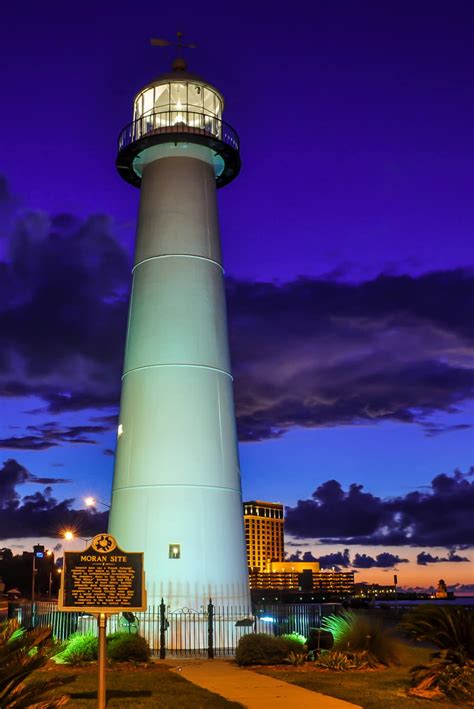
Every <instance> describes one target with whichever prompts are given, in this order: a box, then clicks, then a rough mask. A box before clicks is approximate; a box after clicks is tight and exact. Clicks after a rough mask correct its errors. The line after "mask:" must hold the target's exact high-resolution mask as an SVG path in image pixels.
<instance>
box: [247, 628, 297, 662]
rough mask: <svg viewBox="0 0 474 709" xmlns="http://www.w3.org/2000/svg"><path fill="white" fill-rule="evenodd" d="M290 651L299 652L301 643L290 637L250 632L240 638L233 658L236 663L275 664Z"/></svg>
mask: <svg viewBox="0 0 474 709" xmlns="http://www.w3.org/2000/svg"><path fill="white" fill-rule="evenodd" d="M290 653H296V654H299V653H301V643H300V642H298V641H296V640H293V639H292V638H285V637H281V638H275V637H273V635H266V633H250V634H249V635H243V636H242V637H241V638H240V640H239V644H238V645H237V650H236V653H235V660H236V662H237V664H238V665H277V664H279V663H281V662H284V661H285V660H286V659H287V658H288V656H289V655H290Z"/></svg>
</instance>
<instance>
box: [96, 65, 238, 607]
mask: <svg viewBox="0 0 474 709" xmlns="http://www.w3.org/2000/svg"><path fill="white" fill-rule="evenodd" d="M223 105H224V101H223V98H222V95H221V94H220V92H219V91H217V89H215V88H214V87H213V86H211V85H210V84H208V83H207V82H206V81H203V80H202V79H200V78H199V77H197V76H194V75H192V74H189V73H188V72H187V71H186V64H185V63H184V61H183V60H182V59H177V60H175V62H174V64H173V71H172V72H171V73H169V74H163V75H162V76H159V77H158V78H157V79H155V80H154V81H152V82H150V83H149V84H147V86H145V87H144V88H143V89H142V90H141V91H140V92H139V93H138V94H137V95H136V97H135V99H134V105H133V121H132V122H131V123H130V124H129V125H128V126H127V127H126V128H124V130H123V131H122V133H121V135H120V138H119V152H118V157H117V169H118V171H119V174H120V175H121V176H122V177H123V178H124V179H125V180H126V181H127V182H130V183H131V184H132V185H135V186H136V187H139V188H140V209H139V219H138V229H137V241H136V250H135V262H134V267H133V271H132V273H133V286H132V294H131V301H130V311H129V321H128V332H127V341H126V350H125V364H124V372H123V378H122V398H121V405H120V417H119V427H118V441H117V453H116V460H115V471H114V483H113V496H112V509H111V513H110V525H109V531H110V532H111V534H113V535H114V536H115V537H116V538H117V539H118V541H119V544H120V546H121V547H123V548H124V549H130V550H134V551H136V550H139V551H143V552H144V553H145V571H146V581H147V583H146V585H147V592H148V600H149V603H150V604H152V603H159V602H160V600H161V598H162V597H163V598H164V599H165V602H166V603H167V604H169V606H170V607H171V609H177V608H180V607H185V606H187V607H190V608H197V607H199V606H201V605H203V604H205V603H207V602H208V599H209V598H210V597H211V598H212V600H213V602H214V603H216V604H220V605H227V606H241V607H242V606H245V607H247V606H248V605H249V591H248V579H247V563H246V553H245V539H244V527H243V518H242V493H241V483H240V471H239V459H238V451H237V437H236V427H235V414H234V401H233V391H232V375H231V368H230V360H229V347H228V337H227V319H226V305H225V294H224V282H223V269H222V259H221V246H220V236H219V224H218V215H217V200H216V188H217V187H222V186H224V185H226V184H227V183H228V182H230V181H231V180H233V179H234V178H235V177H236V176H237V175H238V173H239V169H240V157H239V142H238V137H237V134H236V133H235V131H234V130H233V129H232V128H231V127H230V126H229V125H228V124H226V123H225V122H224V121H223V120H222V110H223Z"/></svg>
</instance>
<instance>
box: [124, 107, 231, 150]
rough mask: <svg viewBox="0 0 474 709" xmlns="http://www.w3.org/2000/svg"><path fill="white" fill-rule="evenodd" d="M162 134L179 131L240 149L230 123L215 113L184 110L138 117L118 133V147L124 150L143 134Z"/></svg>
mask: <svg viewBox="0 0 474 709" xmlns="http://www.w3.org/2000/svg"><path fill="white" fill-rule="evenodd" d="M163 133H169V134H170V136H172V135H174V134H176V133H178V134H190V135H196V134H197V135H204V136H208V137H209V138H217V140H220V141H221V142H223V143H225V144H226V145H229V146H230V147H231V148H233V149H234V150H236V151H239V136H238V135H237V133H236V131H235V130H234V129H233V128H232V126H230V125H229V124H228V123H226V122H225V121H223V120H221V119H220V118H217V117H216V116H213V115H210V114H207V113H197V112H195V111H186V110H180V111H178V110H168V111H155V112H153V113H147V114H146V115H144V116H141V118H137V119H136V120H134V121H132V122H131V123H129V124H128V125H127V126H125V128H124V129H123V130H122V131H121V132H120V135H119V138H118V149H119V151H120V150H123V148H125V147H127V146H128V145H130V144H131V143H135V142H136V141H137V140H140V139H141V138H145V137H146V136H152V135H162V134H163Z"/></svg>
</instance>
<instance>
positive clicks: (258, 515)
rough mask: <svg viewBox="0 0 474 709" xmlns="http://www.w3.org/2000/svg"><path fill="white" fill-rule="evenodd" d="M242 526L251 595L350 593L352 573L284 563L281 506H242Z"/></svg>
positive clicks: (255, 502)
mask: <svg viewBox="0 0 474 709" xmlns="http://www.w3.org/2000/svg"><path fill="white" fill-rule="evenodd" d="M244 525H245V541H246V545H247V563H248V567H249V584H250V589H251V590H252V592H257V591H266V590H274V591H287V592H290V593H291V592H302V593H312V592H316V593H317V594H318V595H322V594H327V595H337V596H340V595H349V594H351V593H352V591H353V589H354V572H353V571H325V570H324V571H321V568H320V565H319V561H316V560H314V561H285V539H284V515H283V505H282V504H280V503H279V502H263V501H262V500H253V501H250V502H244ZM252 595H253V596H254V595H255V594H254V593H253V594H252Z"/></svg>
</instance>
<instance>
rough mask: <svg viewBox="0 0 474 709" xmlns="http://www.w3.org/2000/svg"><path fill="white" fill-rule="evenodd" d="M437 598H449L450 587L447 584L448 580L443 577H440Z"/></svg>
mask: <svg viewBox="0 0 474 709" xmlns="http://www.w3.org/2000/svg"><path fill="white" fill-rule="evenodd" d="M435 596H436V598H448V597H449V593H448V587H447V586H446V582H445V581H444V580H443V579H440V580H439V581H438V588H437V590H436V593H435Z"/></svg>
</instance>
